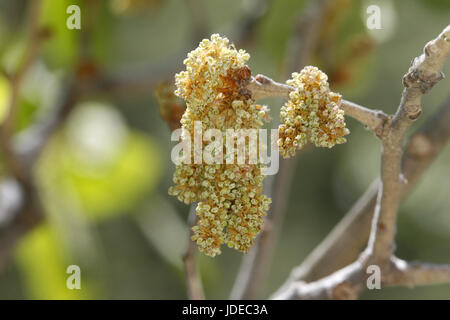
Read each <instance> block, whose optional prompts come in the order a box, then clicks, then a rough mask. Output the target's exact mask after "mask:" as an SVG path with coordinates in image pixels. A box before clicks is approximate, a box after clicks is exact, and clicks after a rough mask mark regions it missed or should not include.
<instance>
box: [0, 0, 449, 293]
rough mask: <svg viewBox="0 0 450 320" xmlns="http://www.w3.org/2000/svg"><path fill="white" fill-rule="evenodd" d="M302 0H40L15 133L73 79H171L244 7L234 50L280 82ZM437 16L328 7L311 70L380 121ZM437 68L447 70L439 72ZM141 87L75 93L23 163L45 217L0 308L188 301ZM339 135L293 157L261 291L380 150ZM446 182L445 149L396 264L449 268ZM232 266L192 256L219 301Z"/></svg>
mask: <svg viewBox="0 0 450 320" xmlns="http://www.w3.org/2000/svg"><path fill="white" fill-rule="evenodd" d="M30 2H31V0H29V1H27V0H1V1H0V69H1V70H2V73H1V75H0V121H2V119H4V115H5V112H6V111H7V110H6V108H7V106H8V101H9V97H10V95H11V86H10V83H9V80H8V78H7V77H6V75H7V74H8V73H11V72H12V71H14V70H15V69H16V68H17V67H18V65H19V64H20V62H21V61H22V59H24V55H25V52H24V50H25V48H26V43H27V37H28V34H27V31H28V30H27V21H28V15H29V12H28V8H29V7H30V6H29V4H30ZM305 2H306V1H287V0H286V1H261V0H254V1H252V0H243V1H241V0H213V1H207V0H189V1H181V0H111V1H106V0H105V1H100V0H95V1H94V0H90V1H77V0H44V1H43V6H42V8H41V12H40V14H39V21H40V22H39V23H40V25H41V27H42V30H44V31H45V33H46V37H45V40H44V41H43V42H42V47H41V48H40V54H39V56H38V58H37V59H36V61H34V63H33V65H32V67H31V69H30V70H29V72H28V73H27V75H26V78H25V79H24V85H23V87H22V91H21V94H20V101H19V103H18V110H20V111H19V115H18V116H17V118H16V121H15V123H14V126H15V127H14V128H15V129H14V130H15V132H16V133H17V136H18V138H20V136H21V133H22V132H26V130H27V128H29V127H30V126H31V125H32V124H33V123H35V122H37V121H40V120H41V119H43V118H45V117H49V116H50V115H51V113H52V111H54V109H55V106H56V104H57V103H58V101H59V100H60V99H61V95H62V93H63V92H64V90H66V87H67V83H70V81H74V80H73V77H74V74H76V75H77V77H78V78H76V80H75V81H83V79H84V78H85V77H86V78H89V77H91V76H93V75H102V76H103V75H106V76H108V77H109V76H116V75H119V76H121V75H125V76H126V77H128V78H129V79H141V78H142V77H145V76H146V77H149V78H152V79H153V78H157V82H163V81H167V80H169V81H170V80H172V79H173V74H174V72H176V71H178V70H181V69H182V60H183V57H184V56H185V55H186V53H187V52H188V51H190V50H192V49H193V48H194V47H195V46H196V44H197V42H198V40H199V36H200V35H202V34H207V35H209V34H211V33H215V32H218V33H220V34H222V35H225V36H228V37H229V38H230V39H231V41H235V38H234V37H236V38H237V37H238V36H239V35H240V34H241V31H242V30H244V27H245V26H246V19H247V18H248V17H249V16H251V10H260V11H261V12H262V13H261V14H262V16H261V17H260V18H259V19H258V20H257V23H256V24H255V26H253V27H254V29H252V31H251V34H250V35H247V37H244V39H243V41H242V42H241V43H238V44H237V45H238V47H240V48H243V49H246V50H247V51H248V52H250V54H251V56H252V58H251V60H250V63H249V64H250V67H251V69H252V72H253V73H254V74H257V73H263V74H266V75H267V76H270V77H273V78H274V79H276V80H278V81H284V80H286V77H285V75H286V74H289V72H291V71H296V70H286V61H285V59H286V58H285V57H286V54H287V52H286V51H287V50H286V47H287V44H288V42H289V39H290V38H291V37H292V36H293V30H294V25H295V23H296V19H298V16H299V15H300V14H301V13H302V11H303V10H304V7H305ZM71 4H77V5H79V6H80V7H81V21H82V22H81V23H82V30H69V29H67V27H66V19H67V17H68V16H69V15H68V14H67V13H66V8H67V7H68V6H69V5H71ZM263 4H264V5H267V6H268V7H267V8H265V9H264V8H263ZM369 4H377V5H379V6H380V7H381V8H382V11H381V18H382V26H383V29H382V30H372V31H370V30H367V29H366V27H365V20H366V18H367V15H366V12H365V9H366V8H367V6H368V5H369ZM249 10H250V12H249ZM449 18H450V2H449V1H445V0H433V1H429V0H428V1H426V0H414V1H411V0H398V1H388V0H373V1H362V0H361V1H356V0H355V1H352V0H336V1H335V4H334V5H333V7H332V10H330V12H329V15H328V16H327V18H326V19H325V25H324V26H323V28H322V32H321V34H320V46H319V48H318V50H317V52H316V54H315V56H314V58H313V61H311V63H313V64H315V65H317V66H319V67H320V68H322V69H323V70H325V71H326V72H327V73H328V75H329V77H330V82H331V86H332V87H333V89H334V90H335V91H339V92H341V93H342V94H343V96H344V97H345V98H346V99H347V100H352V101H355V102H358V103H360V104H362V105H366V106H369V107H372V108H380V109H383V110H384V111H386V112H389V113H392V112H394V111H395V109H396V108H397V105H398V103H399V100H400V94H401V90H402V82H401V78H402V76H403V74H404V73H405V72H406V70H407V68H408V67H409V62H410V60H411V59H412V58H413V57H415V56H417V55H418V54H419V53H420V52H421V51H422V49H423V47H424V45H425V43H426V42H428V41H429V40H431V39H432V38H434V37H435V36H436V35H437V34H438V33H439V32H440V31H441V30H442V29H443V27H444V26H445V25H447V24H448V23H449ZM244 40H245V41H244ZM166 69H167V70H166ZM444 73H446V74H450V64H449V63H447V65H446V67H445V70H444ZM283 75H284V76H283ZM130 81H131V82H132V80H130ZM150 82H151V83H149V84H148V85H147V86H143V87H139V85H136V84H134V85H133V83H131V85H130V86H125V89H124V90H119V92H117V90H112V89H111V90H108V88H106V90H103V91H102V92H100V93H98V94H93V95H91V96H89V97H87V98H85V97H84V98H83V99H80V101H79V102H78V103H77V105H76V108H75V109H74V111H73V112H72V113H71V114H70V116H69V118H68V119H67V122H66V123H65V124H64V126H63V128H62V129H61V130H59V131H58V132H57V133H56V134H55V135H54V136H52V138H51V141H50V142H49V143H48V145H47V146H46V148H45V150H44V152H43V154H42V155H41V157H40V159H39V161H38V163H37V165H36V168H35V176H36V181H37V185H38V188H39V193H40V196H41V198H42V202H43V207H44V208H45V213H46V220H45V222H44V223H42V224H41V225H40V226H38V227H37V228H35V229H34V230H33V231H32V232H30V233H28V234H27V235H26V236H25V237H24V238H23V239H22V240H21V241H20V243H19V245H18V246H17V247H16V249H15V252H14V258H13V259H12V261H11V263H10V264H9V265H8V267H7V269H6V270H5V271H4V272H3V273H2V274H1V275H0V298H3V299H15V298H26V299H73V298H75V299H78V298H88V299H90V298H97V299H104V298H112V299H119V298H122V299H170V298H172V299H183V298H186V290H185V284H184V275H183V269H182V261H181V256H182V252H183V250H184V247H185V246H186V239H187V232H188V230H187V227H186V223H185V221H186V218H187V212H188V207H187V206H185V205H183V204H181V203H179V202H177V200H176V199H173V198H172V197H169V196H168V195H167V189H168V187H169V186H170V185H171V183H172V182H171V179H172V173H173V171H174V165H173V164H172V163H171V162H170V160H169V159H170V150H171V147H172V146H173V145H174V143H173V142H171V141H170V130H169V128H168V126H167V123H165V121H164V120H163V119H162V118H161V116H160V108H159V106H158V103H157V99H156V97H155V95H154V85H155V84H156V83H155V81H154V80H152V81H150ZM144 84H145V83H144ZM136 87H138V88H136ZM136 89H138V90H136ZM448 89H449V84H448V81H442V82H441V83H439V85H438V86H436V88H434V89H433V91H432V93H431V94H429V95H426V96H424V114H423V116H422V117H421V118H420V120H419V121H418V123H417V124H415V125H414V128H419V127H420V125H421V123H423V121H424V120H425V119H426V118H427V117H429V116H430V115H431V114H433V112H434V111H435V110H436V109H437V107H438V106H439V104H440V103H441V102H442V101H444V100H445V99H446V98H447V95H448V92H449V90H448ZM266 102H267V103H268V104H269V107H271V110H272V111H271V112H272V118H273V119H274V120H273V122H272V123H270V124H269V127H275V126H276V122H277V119H278V116H277V110H278V108H279V105H280V103H281V102H280V101H279V100H278V99H269V100H267V101H266ZM348 126H349V128H350V129H351V132H352V134H351V135H350V136H349V138H348V143H347V144H344V145H340V146H338V147H336V148H334V149H333V150H325V149H317V148H315V149H312V148H311V149H308V150H306V151H305V152H303V153H302V154H301V155H300V156H299V157H297V161H298V166H297V170H296V172H295V178H294V185H293V187H292V190H293V191H292V194H290V195H289V201H288V206H287V214H286V218H285V221H284V224H283V227H282V231H281V234H280V237H279V242H278V246H277V249H276V251H275V257H274V259H273V262H272V265H271V271H270V274H269V276H268V278H267V281H266V283H265V284H264V290H263V292H262V294H261V297H267V296H268V295H269V294H270V293H271V292H273V291H274V290H275V289H276V288H278V286H279V285H280V284H281V283H282V282H283V281H284V279H285V278H286V277H287V276H288V274H289V272H290V270H291V268H292V267H293V266H294V265H297V264H299V263H300V262H301V261H302V260H303V259H304V258H305V256H306V255H307V254H308V253H309V252H310V251H311V250H312V249H313V248H314V247H315V246H316V245H317V244H318V243H319V242H320V241H321V240H322V239H323V238H324V237H325V236H326V235H327V233H328V232H329V231H330V230H331V228H332V227H333V226H334V225H335V224H336V223H337V222H338V221H339V220H340V219H341V218H342V217H343V215H344V214H345V213H346V211H347V210H348V209H349V208H350V207H351V206H352V204H353V203H354V202H355V201H356V200H357V199H358V197H359V196H360V195H361V194H362V193H363V192H364V190H365V189H366V188H367V187H368V186H369V184H370V183H371V181H372V180H373V179H375V178H376V177H377V176H378V172H379V165H380V163H379V161H380V160H379V159H380V144H379V142H378V140H377V139H376V138H374V137H373V136H372V135H371V134H370V133H369V132H367V131H365V130H364V128H362V127H361V125H360V124H359V123H356V122H355V121H353V120H351V119H348ZM19 143H20V139H19ZM3 167H4V166H3V165H1V162H0V174H1V175H2V176H6V175H7V172H5V170H4V169H3ZM449 188H450V148H449V147H447V148H446V149H445V150H444V152H443V153H442V154H441V155H440V156H439V158H438V159H437V161H436V162H435V163H434V165H433V166H432V167H431V168H430V169H429V171H428V172H427V174H426V175H425V177H424V178H423V180H422V181H421V182H420V183H419V185H418V187H417V188H416V189H415V190H414V191H413V192H412V194H411V195H410V196H409V198H408V199H407V200H406V202H405V203H404V204H403V205H402V207H401V212H400V220H399V225H398V255H399V256H400V257H402V258H405V259H408V260H415V259H422V260H427V261H430V262H449V261H450V209H449V208H450V197H449V196H448V194H449V191H448V190H449ZM0 218H1V217H0ZM241 258H242V254H240V253H237V252H234V251H233V250H228V249H226V248H225V249H224V252H223V254H222V255H221V256H219V257H217V258H215V259H210V258H208V257H205V256H203V255H199V257H198V260H199V264H200V271H201V276H202V280H203V282H204V288H205V291H206V296H207V297H208V298H219V299H220V298H226V297H227V296H228V294H229V291H230V289H231V286H232V284H233V280H234V278H235V276H236V273H237V270H238V268H239V263H240V260H241ZM71 264H75V265H79V266H80V267H81V270H82V290H73V291H71V290H68V289H67V288H66V286H65V284H66V278H67V276H68V275H67V274H66V268H67V266H69V265H71ZM363 298H370V299H378V298H425V299H426V298H450V286H449V285H439V286H432V287H423V288H416V289H413V290H411V289H404V288H390V289H386V290H381V291H372V292H367V293H365V294H364V296H363Z"/></svg>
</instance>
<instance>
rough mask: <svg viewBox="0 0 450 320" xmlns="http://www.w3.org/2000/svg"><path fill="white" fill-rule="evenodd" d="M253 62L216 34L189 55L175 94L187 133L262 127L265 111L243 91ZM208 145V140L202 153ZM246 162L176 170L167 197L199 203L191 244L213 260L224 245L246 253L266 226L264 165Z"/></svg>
mask: <svg viewBox="0 0 450 320" xmlns="http://www.w3.org/2000/svg"><path fill="white" fill-rule="evenodd" d="M249 58H250V56H249V55H248V54H247V53H246V52H245V51H243V50H239V51H237V50H236V49H235V48H234V47H233V46H230V45H229V41H228V39H227V38H222V37H220V36H219V35H217V34H214V35H212V36H211V39H210V40H208V39H205V40H203V41H202V42H201V43H200V45H199V47H198V48H197V49H195V50H194V51H192V52H190V53H189V54H188V57H187V59H185V61H184V64H185V65H186V71H183V72H180V73H178V74H177V75H176V76H175V80H176V86H177V89H176V91H175V94H176V95H178V96H179V97H181V98H183V99H184V100H185V101H186V106H187V108H186V111H185V112H184V114H183V117H182V119H181V126H182V128H183V129H184V130H185V133H186V134H190V137H193V136H194V130H202V132H205V131H206V130H208V129H218V130H220V131H221V132H222V133H225V132H226V130H227V129H259V128H261V127H262V125H263V122H262V120H263V119H266V118H267V109H266V108H265V107H263V106H260V105H257V104H255V103H254V101H253V100H252V98H251V95H250V94H249V93H248V92H246V91H245V90H242V88H243V84H244V83H245V82H246V81H248V80H249V79H250V77H251V73H250V70H249V68H248V67H247V66H246V63H247V61H248V59H249ZM196 121H200V122H201V128H197V127H196V126H195V125H194V122H196ZM224 140H225V139H224ZM208 144H209V142H207V141H204V142H203V145H202V149H203V150H205V149H206V147H207V146H208ZM224 145H226V143H225V141H224ZM225 153H226V150H225V149H224V151H223V154H225ZM188 156H191V155H188ZM246 160H247V161H245V163H244V164H205V163H202V164H186V163H181V164H179V165H177V168H176V170H175V173H174V177H173V182H174V184H175V185H174V186H173V187H171V188H170V189H169V194H171V195H174V196H176V197H178V199H179V200H180V201H182V202H184V203H186V204H189V203H195V202H198V205H197V208H196V214H197V225H196V226H194V227H193V229H192V230H193V232H194V235H193V236H192V240H193V241H195V242H196V243H197V244H198V247H199V249H200V251H202V252H204V253H205V254H207V255H209V256H212V257H214V256H215V255H217V254H220V253H221V245H222V244H227V245H228V246H229V247H231V248H234V249H237V250H240V251H243V252H248V250H249V249H250V247H252V246H253V244H254V239H255V237H256V236H257V234H258V233H259V231H260V230H261V228H262V224H263V217H264V215H266V211H267V210H268V207H269V204H270V199H269V198H267V197H266V196H265V195H263V194H262V187H263V178H264V176H263V175H262V174H261V168H262V165H261V164H248V162H249V161H248V157H246ZM234 163H236V162H234Z"/></svg>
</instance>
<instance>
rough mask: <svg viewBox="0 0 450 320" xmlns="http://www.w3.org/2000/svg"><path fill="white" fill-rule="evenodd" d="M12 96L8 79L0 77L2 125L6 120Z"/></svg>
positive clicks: (0, 116)
mask: <svg viewBox="0 0 450 320" xmlns="http://www.w3.org/2000/svg"><path fill="white" fill-rule="evenodd" d="M10 96H11V86H10V84H9V81H8V79H6V78H5V77H3V76H0V124H1V123H2V122H3V120H5V117H6V114H7V112H8V104H9V100H10Z"/></svg>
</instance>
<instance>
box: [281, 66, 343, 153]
mask: <svg viewBox="0 0 450 320" xmlns="http://www.w3.org/2000/svg"><path fill="white" fill-rule="evenodd" d="M327 80H328V79H327V75H326V74H325V73H323V72H322V71H320V70H319V69H318V68H317V67H313V66H307V67H305V68H303V69H302V71H301V72H300V73H297V72H294V73H293V74H292V79H290V80H288V81H286V83H287V84H288V85H290V86H293V87H294V88H295V89H296V90H294V91H292V92H291V93H290V94H289V100H288V101H287V102H286V103H285V105H284V106H283V107H282V108H281V111H280V118H281V125H280V126H279V128H278V133H279V139H278V145H279V149H280V153H281V155H282V156H283V157H284V158H288V157H291V156H293V155H295V151H296V150H297V149H301V148H302V147H303V146H304V145H305V144H306V143H307V142H308V141H311V142H312V143H314V144H315V145H316V146H317V147H328V148H331V147H333V146H334V145H336V144H341V143H345V142H346V139H345V138H344V136H345V135H348V134H349V133H350V132H349V130H348V129H347V128H346V126H345V120H344V111H343V110H342V109H341V108H340V103H341V96H340V95H339V94H337V93H334V92H331V91H330V88H329V86H328V82H327Z"/></svg>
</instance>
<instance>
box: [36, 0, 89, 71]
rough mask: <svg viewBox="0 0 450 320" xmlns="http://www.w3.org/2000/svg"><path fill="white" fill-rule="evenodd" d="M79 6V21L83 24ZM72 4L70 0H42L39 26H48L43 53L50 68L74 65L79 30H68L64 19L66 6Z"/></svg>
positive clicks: (67, 15) (66, 16)
mask: <svg viewBox="0 0 450 320" xmlns="http://www.w3.org/2000/svg"><path fill="white" fill-rule="evenodd" d="M76 2H77V3H76V4H77V5H79V6H80V7H81V23H82V24H83V6H82V4H81V3H80V2H79V1H76ZM72 4H74V1H72V0H58V1H54V0H44V2H43V6H42V13H41V26H42V27H44V28H48V29H49V31H50V39H48V40H46V41H45V42H44V43H43V53H44V58H45V60H46V62H47V64H48V65H49V66H50V67H51V68H62V67H66V68H68V67H70V66H72V65H74V62H75V59H76V57H77V55H78V41H77V40H78V37H79V35H80V31H79V30H69V29H68V28H67V25H66V20H67V18H68V17H69V14H67V13H66V10H67V7H69V6H70V5H72Z"/></svg>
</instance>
